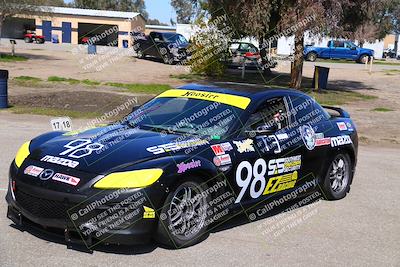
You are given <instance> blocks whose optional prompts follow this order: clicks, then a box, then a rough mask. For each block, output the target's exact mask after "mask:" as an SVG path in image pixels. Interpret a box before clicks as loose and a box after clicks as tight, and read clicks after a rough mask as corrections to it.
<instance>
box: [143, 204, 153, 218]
mask: <svg viewBox="0 0 400 267" xmlns="http://www.w3.org/2000/svg"><path fill="white" fill-rule="evenodd" d="M143 209H144V212H143V218H144V219H154V218H155V217H156V212H155V211H154V209H152V208H149V207H146V206H143Z"/></svg>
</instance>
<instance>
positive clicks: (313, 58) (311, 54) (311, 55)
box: [307, 52, 317, 62]
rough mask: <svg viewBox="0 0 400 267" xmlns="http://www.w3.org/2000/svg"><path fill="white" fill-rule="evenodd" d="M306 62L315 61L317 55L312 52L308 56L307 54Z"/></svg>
mask: <svg viewBox="0 0 400 267" xmlns="http://www.w3.org/2000/svg"><path fill="white" fill-rule="evenodd" d="M307 60H308V61H311V62H314V61H316V60H317V54H316V53H314V52H310V53H308V54H307Z"/></svg>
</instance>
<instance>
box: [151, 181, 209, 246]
mask: <svg viewBox="0 0 400 267" xmlns="http://www.w3.org/2000/svg"><path fill="white" fill-rule="evenodd" d="M207 188H208V187H207V186H206V185H205V183H202V181H201V180H200V179H198V178H196V177H192V178H188V179H186V181H185V182H183V183H181V184H180V185H179V186H177V187H176V188H175V189H174V190H172V191H171V192H170V193H169V194H168V196H167V198H166V200H165V202H164V206H163V208H162V211H161V214H160V219H159V222H158V227H157V235H156V236H155V239H156V240H157V241H158V242H159V243H161V244H164V245H166V246H168V247H171V248H182V247H188V246H191V245H194V244H196V243H198V242H200V241H201V240H203V239H204V238H206V237H207V232H206V231H207V211H208V201H207V199H208V197H207V194H205V192H207Z"/></svg>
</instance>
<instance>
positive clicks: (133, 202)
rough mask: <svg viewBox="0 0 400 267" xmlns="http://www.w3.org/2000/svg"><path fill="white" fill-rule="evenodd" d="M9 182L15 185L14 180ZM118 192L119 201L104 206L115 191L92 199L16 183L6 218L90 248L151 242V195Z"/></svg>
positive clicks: (153, 222)
mask: <svg viewBox="0 0 400 267" xmlns="http://www.w3.org/2000/svg"><path fill="white" fill-rule="evenodd" d="M10 174H11V173H10ZM11 177H12V176H11ZM10 180H12V181H15V177H12V179H10ZM118 191H119V194H118V195H115V196H117V197H115V198H108V199H111V200H110V201H106V202H105V201H104V199H105V198H106V197H107V196H109V195H110V194H113V193H115V191H114V190H113V191H110V190H101V191H100V192H98V193H97V194H94V195H93V194H91V195H90V196H89V195H80V194H71V193H64V192H56V191H54V190H49V189H46V188H40V187H35V186H32V185H29V184H25V183H23V182H21V181H18V180H17V181H16V182H15V188H14V189H12V188H11V183H10V185H9V188H8V192H7V195H6V201H7V203H8V210H7V217H8V218H9V219H11V220H12V221H13V222H14V223H15V224H17V225H32V226H35V227H40V228H42V229H44V230H45V231H47V232H49V233H58V234H61V235H63V236H64V238H65V241H66V242H67V243H82V244H85V245H86V246H87V247H88V248H91V247H93V246H95V245H97V244H100V243H106V244H122V245H133V244H142V243H147V242H149V241H150V239H151V238H152V236H153V233H154V231H155V227H156V225H157V218H156V212H155V211H154V212H153V213H151V214H150V216H149V214H148V212H147V213H146V216H145V211H144V206H146V207H152V206H151V204H150V201H149V199H147V197H148V193H146V192H144V189H129V190H118ZM154 210H155V209H154ZM53 230H54V231H53Z"/></svg>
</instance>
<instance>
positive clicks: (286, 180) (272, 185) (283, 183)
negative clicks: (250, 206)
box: [263, 171, 298, 195]
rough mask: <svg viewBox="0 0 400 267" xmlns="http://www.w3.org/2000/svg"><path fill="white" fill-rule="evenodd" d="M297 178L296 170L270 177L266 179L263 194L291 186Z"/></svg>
mask: <svg viewBox="0 0 400 267" xmlns="http://www.w3.org/2000/svg"><path fill="white" fill-rule="evenodd" d="M297 178H298V173H297V171H294V172H292V173H288V174H284V175H280V176H276V177H272V178H270V179H269V180H268V184H267V186H266V187H265V190H264V192H263V195H268V194H272V193H275V192H279V191H283V190H286V189H290V188H293V187H294V186H295V184H296V181H297Z"/></svg>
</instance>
